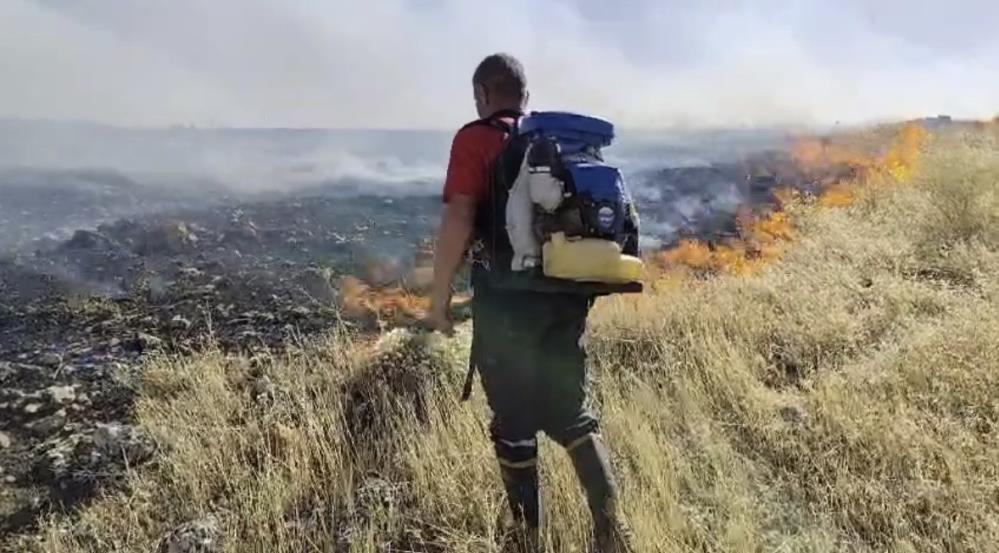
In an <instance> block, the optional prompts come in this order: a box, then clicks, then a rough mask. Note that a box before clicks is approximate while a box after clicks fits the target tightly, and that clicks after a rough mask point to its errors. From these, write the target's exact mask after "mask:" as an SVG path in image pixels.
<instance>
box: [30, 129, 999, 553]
mask: <svg viewBox="0 0 999 553" xmlns="http://www.w3.org/2000/svg"><path fill="white" fill-rule="evenodd" d="M894 177H899V175H894V174H892V175H881V176H870V177H865V178H862V180H861V181H860V182H855V183H853V185H852V186H851V187H850V188H849V198H848V200H844V201H835V202H821V201H819V202H816V201H806V200H804V199H793V198H792V199H790V200H789V201H788V203H787V205H786V206H785V208H784V211H783V212H782V213H783V214H784V216H786V219H787V221H788V222H789V225H790V227H791V231H789V232H788V233H787V235H786V236H783V235H782V239H781V241H780V243H779V244H775V245H774V247H778V248H779V253H777V254H774V255H771V256H768V259H769V258H772V260H769V261H768V262H767V263H765V264H761V265H759V266H754V267H753V268H752V270H748V271H741V270H740V271H734V272H731V271H724V270H717V267H712V266H706V267H699V268H696V267H695V268H687V267H684V266H675V267H672V268H670V269H668V270H666V271H665V272H663V273H662V274H660V275H658V276H656V277H655V284H654V286H651V287H650V288H651V290H650V291H649V292H648V293H646V294H644V295H642V296H641V297H629V298H615V299H610V300H601V303H599V304H598V305H597V307H596V309H595V312H594V313H593V315H592V316H591V319H590V331H589V342H588V348H589V351H590V360H591V375H592V385H593V398H594V403H595V407H596V408H597V409H598V410H599V412H600V413H601V416H602V420H603V424H604V434H605V436H606V438H607V440H608V441H609V443H610V445H611V447H612V449H613V451H614V454H615V462H616V465H617V467H618V471H619V474H620V477H621V483H622V487H623V490H622V494H623V505H624V507H625V510H626V513H627V515H628V519H629V521H630V524H631V526H632V528H633V530H634V532H635V535H636V538H637V548H638V550H639V551H642V552H647V551H656V552H658V551H663V552H672V551H691V552H694V551H697V552H715V551H718V552H720V551H731V552H743V551H761V552H763V551H812V552H832V551H843V552H866V551H871V552H873V551H892V552H899V553H901V552H924V551H925V552H972V551H995V549H996V547H997V546H996V543H999V280H997V279H996V278H995V275H996V273H997V272H999V133H997V132H996V131H995V129H994V128H993V127H982V128H978V129H976V130H951V131H941V132H939V133H936V134H934V135H933V136H932V137H931V138H930V139H929V140H928V141H927V142H925V143H924V144H922V145H921V155H920V156H919V159H918V163H915V165H914V166H913V168H912V173H911V174H908V173H907V174H905V175H904V178H894ZM467 338H468V328H466V327H463V328H461V329H460V330H459V333H458V337H457V338H455V339H453V340H447V339H445V338H443V337H441V336H438V335H430V334H423V333H419V332H414V331H409V330H395V331H390V332H386V333H385V334H384V335H382V336H380V337H379V338H378V339H370V338H365V337H363V336H361V335H357V334H351V333H348V332H345V331H344V332H335V333H333V334H331V335H330V336H329V337H328V338H326V339H324V340H320V341H318V342H312V341H306V342H304V343H302V344H301V345H300V346H299V347H296V348H292V349H291V350H289V351H287V352H285V353H282V354H280V355H276V356H267V355H257V356H254V357H240V356H234V355H228V354H223V353H221V352H213V351H209V352H207V353H203V354H199V355H196V356H168V355H164V356H160V357H156V358H154V359H152V360H151V361H150V362H149V365H148V366H147V367H146V369H145V370H144V371H142V372H141V373H137V374H138V376H136V380H135V382H134V386H135V388H136V392H137V394H138V395H137V400H136V405H135V408H134V409H135V419H136V421H137V425H138V427H139V428H141V429H143V430H144V431H146V432H148V433H149V435H150V436H151V437H152V438H153V440H154V441H155V443H156V444H157V456H156V459H155V460H154V461H153V462H152V463H151V464H147V465H145V466H143V467H141V468H140V469H137V470H133V471H130V472H129V475H128V483H127V486H125V489H124V490H122V491H118V492H114V493H109V494H107V495H105V496H104V497H101V498H99V499H97V500H96V501H94V502H92V503H90V504H89V505H87V506H86V507H84V508H83V509H82V511H81V512H80V513H78V514H76V515H74V516H64V515H59V516H55V517H53V518H52V519H51V520H49V521H47V522H46V523H45V525H44V526H43V528H42V529H41V531H40V534H39V537H38V538H37V539H31V540H29V541H30V542H31V543H27V542H26V543H23V544H21V546H22V547H24V548H26V549H28V550H36V551H45V552H51V553H68V552H78V551H80V552H94V553H97V552H100V553H105V552H116V551H123V552H124V551H129V552H130V551H155V550H156V548H157V547H158V545H159V546H160V547H161V549H160V550H161V551H164V552H167V551H168V552H169V553H173V552H174V551H182V550H183V551H226V552H240V553H242V552H253V551H259V552H296V553H297V552H311V551H314V552H320V551H322V552H328V551H331V550H333V551H345V552H346V551H350V552H366V551H440V552H444V551H454V552H464V551H468V552H488V551H501V550H502V549H501V548H502V542H503V538H502V536H501V532H502V526H501V525H500V524H498V520H499V519H500V518H501V515H502V513H503V505H504V504H503V498H502V496H501V493H500V486H499V480H498V475H497V470H496V468H495V466H494V460H493V456H492V451H491V446H490V444H489V442H488V439H487V435H486V432H485V421H486V420H487V415H488V413H487V410H486V407H485V402H484V398H483V397H482V393H481V391H480V390H478V389H477V390H476V393H475V395H474V396H473V400H472V401H471V402H469V403H461V402H459V401H458V399H457V397H458V394H459V392H460V387H461V378H462V376H463V371H464V366H465V359H466V355H467ZM542 455H543V469H542V471H543V479H544V485H545V491H544V494H545V500H546V502H547V510H548V514H549V516H548V524H547V527H546V528H545V534H546V538H547V541H548V545H549V548H550V550H551V551H558V552H563V551H565V552H568V551H579V552H582V551H586V538H587V533H588V527H587V525H588V517H587V515H586V511H585V506H584V503H583V497H582V493H581V490H579V489H578V487H577V484H576V482H575V480H574V477H573V474H572V470H571V467H570V465H569V462H568V460H567V459H566V458H565V456H564V454H563V453H562V452H561V451H560V450H559V449H558V447H557V446H555V445H553V444H552V443H550V442H545V445H544V447H543V452H542ZM184 539H187V540H188V541H189V542H190V543H195V542H197V543H201V544H202V547H204V549H193V548H192V549H186V550H185V549H178V548H177V547H179V546H178V545H177V544H179V543H181V542H182V541H183V540H184ZM161 540H162V541H161ZM169 544H173V547H174V549H170V547H171V546H170V545H169Z"/></svg>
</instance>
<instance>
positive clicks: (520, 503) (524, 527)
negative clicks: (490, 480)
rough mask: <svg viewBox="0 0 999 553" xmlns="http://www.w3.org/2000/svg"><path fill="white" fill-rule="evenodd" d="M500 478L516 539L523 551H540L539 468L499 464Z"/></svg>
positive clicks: (532, 552)
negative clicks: (504, 489)
mask: <svg viewBox="0 0 999 553" xmlns="http://www.w3.org/2000/svg"><path fill="white" fill-rule="evenodd" d="M500 475H501V476H502V477H503V486H504V487H505V488H506V498H507V502H508V503H509V505H510V513H511V515H512V516H513V521H514V526H515V528H514V531H515V532H516V540H517V543H518V545H519V547H520V548H521V550H522V551H525V552H530V553H534V552H535V551H540V550H541V549H540V544H541V537H540V536H541V534H540V528H541V494H540V489H539V487H538V467H537V465H531V466H528V467H517V468H513V467H509V466H506V465H504V464H502V463H501V464H500Z"/></svg>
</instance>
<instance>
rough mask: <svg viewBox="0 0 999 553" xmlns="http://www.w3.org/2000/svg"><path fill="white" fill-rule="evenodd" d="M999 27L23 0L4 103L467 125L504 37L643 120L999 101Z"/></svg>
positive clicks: (463, 7) (654, 10) (887, 111)
mask: <svg viewBox="0 0 999 553" xmlns="http://www.w3.org/2000/svg"><path fill="white" fill-rule="evenodd" d="M927 4H932V5H927ZM997 26H999V7H997V5H996V4H995V3H994V2H991V1H989V0H979V1H971V0H968V1H964V2H962V1H959V0H952V1H948V2H943V1H935V2H924V3H920V4H919V5H916V4H913V3H912V2H903V1H901V0H883V1H880V2H877V3H871V2H867V1H865V0H845V1H843V2H835V3H832V2H824V1H821V0H802V1H800V2H794V3H791V2H778V1H776V0H760V1H758V2H752V3H750V2H739V1H723V0H714V1H710V2H687V1H681V0H670V1H656V0H635V1H631V2H628V1H622V2H603V1H600V0H577V1H568V0H552V1H546V2H543V3H542V2H531V1H529V0H510V1H507V2H494V3H482V2H466V1H464V0H428V1H417V0H381V1H375V2H347V1H334V2H323V1H320V0H285V1H281V2H278V1H277V0H270V1H265V0H213V1H211V2H204V1H200V0H169V1H167V0H153V1H149V2H132V1H130V0H36V1H29V0H5V2H3V3H2V4H0V72H2V73H3V74H4V76H5V79H4V81H5V86H4V87H2V88H0V116H8V117H23V118H55V119H84V120H92V121H100V122H106V123H112V124H119V125H148V126H164V125H175V124H179V125H189V124H193V125H197V126H255V127H353V128H453V127H454V126H456V125H458V124H460V123H461V122H462V121H463V120H467V119H469V118H470V117H471V116H472V115H473V113H472V106H471V90H470V86H469V82H468V81H469V77H470V74H471V71H472V69H473V68H474V65H475V64H476V63H477V62H478V60H479V59H480V58H481V57H482V56H483V55H485V54H488V53H491V52H493V51H498V50H504V51H509V52H511V53H514V54H516V55H518V56H519V57H521V58H522V59H523V61H524V62H525V65H526V66H527V69H528V74H529V79H530V88H531V92H532V106H533V107H535V108H539V109H543V108H565V109H576V110H581V111H587V112H593V113H598V114H602V115H604V116H606V117H609V118H611V119H613V120H614V121H615V122H617V123H619V124H620V125H622V126H628V127H678V126H684V127H704V126H758V125H788V124H806V125H807V124H832V123H835V122H837V121H842V122H850V123H853V122H861V121H866V120H871V119H889V118H903V117H915V116H923V115H930V114H936V113H950V114H951V115H954V116H959V117H986V116H991V115H993V114H994V113H995V112H996V111H997V108H996V103H995V99H996V98H999V71H996V66H995V62H994V60H995V59H997V57H999V35H996V34H995V33H994V29H995V28H997Z"/></svg>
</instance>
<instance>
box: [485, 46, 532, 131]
mask: <svg viewBox="0 0 999 553" xmlns="http://www.w3.org/2000/svg"><path fill="white" fill-rule="evenodd" d="M472 87H473V89H474V91H475V109H476V110H478V112H479V117H489V116H490V115H492V114H494V113H496V112H497V111H499V110H502V109H523V108H524V106H526V105H527V97H528V93H527V77H525V76H524V66H523V65H521V64H520V62H519V61H517V58H515V57H513V56H511V55H509V54H493V55H491V56H488V57H486V59H484V60H482V62H481V63H479V66H478V67H477V68H476V69H475V74H474V75H472Z"/></svg>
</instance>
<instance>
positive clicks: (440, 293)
mask: <svg viewBox="0 0 999 553" xmlns="http://www.w3.org/2000/svg"><path fill="white" fill-rule="evenodd" d="M474 220H475V200H474V199H473V198H472V197H470V196H464V195H456V196H454V197H453V198H451V199H450V201H448V203H447V204H446V205H445V206H444V214H443V216H442V217H441V227H440V231H439V232H438V234H437V252H436V255H434V283H433V292H432V295H431V301H430V313H428V314H427V319H426V321H425V323H426V325H427V326H428V327H430V328H432V329H433V330H438V331H440V332H443V333H444V334H447V335H450V334H452V333H453V331H454V321H452V320H451V281H452V280H453V279H454V275H455V273H456V272H457V271H458V267H459V266H460V265H461V262H462V260H463V258H464V255H465V248H466V247H467V246H468V241H469V238H470V237H471V235H472V224H473V222H474Z"/></svg>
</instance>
